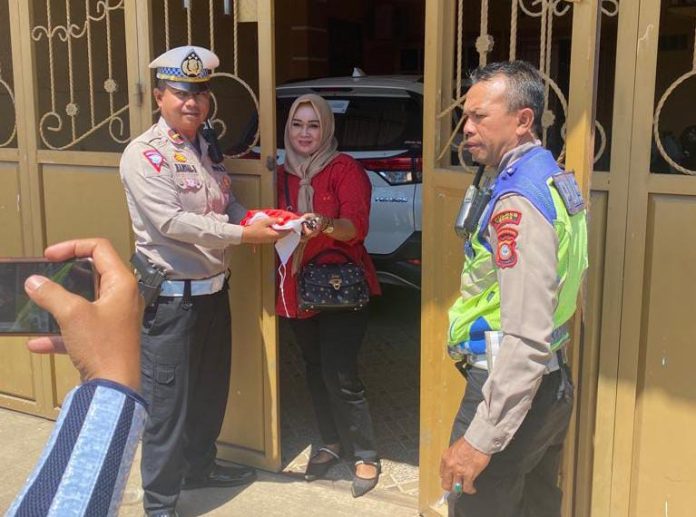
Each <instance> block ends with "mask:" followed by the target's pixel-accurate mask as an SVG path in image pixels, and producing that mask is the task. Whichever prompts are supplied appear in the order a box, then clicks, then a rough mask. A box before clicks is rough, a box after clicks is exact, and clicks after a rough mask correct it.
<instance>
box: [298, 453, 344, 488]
mask: <svg viewBox="0 0 696 517" xmlns="http://www.w3.org/2000/svg"><path fill="white" fill-rule="evenodd" d="M322 452H325V453H327V454H328V455H329V456H331V459H330V460H329V461H322V462H321V463H318V462H313V461H312V460H313V459H314V458H316V457H317V456H319V454H320V453H322ZM339 461H341V457H340V456H339V455H338V454H337V453H336V452H334V451H332V450H331V449H329V448H328V447H320V448H319V450H317V452H316V454H314V456H312V457H311V458H310V460H309V463H307V469H306V470H305V475H304V478H305V481H314V480H315V479H319V478H321V477H324V476H325V475H326V473H327V472H328V471H329V469H330V468H331V467H332V466H333V465H335V464H336V463H338V462H339Z"/></svg>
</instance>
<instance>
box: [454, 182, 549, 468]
mask: <svg viewBox="0 0 696 517" xmlns="http://www.w3.org/2000/svg"><path fill="white" fill-rule="evenodd" d="M488 232H489V235H490V238H489V241H490V243H491V249H492V250H493V253H494V257H495V262H496V268H497V275H498V282H499V285H500V300H501V301H500V305H501V306H500V311H501V327H502V332H503V338H502V342H501V343H500V350H499V352H498V354H497V357H496V359H495V363H494V365H493V368H492V370H491V371H490V373H489V376H488V380H487V381H486V383H485V384H484V386H483V390H482V391H483V401H482V402H481V403H480V404H479V406H478V408H477V411H476V416H475V417H474V420H473V421H472V422H471V425H470V426H469V428H468V430H467V432H466V434H465V439H466V440H467V441H468V442H469V443H470V444H471V445H473V447H474V448H476V449H478V450H479V451H481V452H484V453H486V454H493V453H496V452H500V451H502V450H503V449H504V448H505V447H506V446H507V445H508V443H509V442H510V440H511V439H512V437H513V436H514V434H515V433H516V432H517V429H518V428H519V426H520V424H521V423H522V421H523V420H524V418H525V416H526V415H527V412H528V411H529V408H530V406H531V404H532V400H533V399H534V396H535V394H536V391H537V389H538V387H539V384H540V383H541V378H542V376H543V374H544V370H545V368H546V363H547V361H548V360H549V359H550V358H551V349H550V336H551V332H552V331H553V315H554V311H555V308H556V301H557V300H556V294H557V292H558V278H557V277H558V274H557V237H556V232H555V231H554V229H553V227H552V225H551V224H550V223H549V222H548V221H547V220H546V219H545V218H544V217H543V215H542V214H541V213H540V212H539V211H538V210H537V209H536V208H535V207H534V206H533V205H532V204H531V203H530V202H529V201H528V200H527V199H525V198H524V197H521V196H517V195H510V196H506V197H504V198H502V199H501V200H500V201H499V202H498V203H497V204H496V206H495V209H494V210H493V215H492V217H491V222H490V224H489V227H488Z"/></svg>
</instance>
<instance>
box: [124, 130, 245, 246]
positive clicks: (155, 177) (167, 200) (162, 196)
mask: <svg viewBox="0 0 696 517" xmlns="http://www.w3.org/2000/svg"><path fill="white" fill-rule="evenodd" d="M153 152H155V153H157V154H158V155H159V157H158V156H157V155H153V154H152V153H153ZM153 157H154V159H155V160H156V161H159V164H157V163H153V161H152V160H153ZM120 167H121V177H122V178H123V182H124V184H125V186H126V188H127V189H129V191H130V193H131V197H132V199H133V202H134V203H135V204H136V206H137V209H138V213H139V215H140V217H141V218H142V219H145V220H147V221H149V222H151V223H152V224H153V225H154V226H155V227H156V228H157V229H158V230H159V231H161V232H162V233H163V234H165V235H166V236H167V237H169V238H171V239H175V240H178V241H183V242H188V243H191V244H199V245H202V246H206V247H208V248H213V249H221V248H226V247H227V246H229V245H230V244H240V243H241V242H242V233H243V228H242V227H241V226H239V225H236V224H230V223H228V222H227V216H225V215H224V214H217V213H214V212H209V213H200V214H199V213H194V212H190V211H188V210H185V209H184V208H183V206H182V204H181V199H180V191H179V187H178V186H177V184H176V182H175V180H174V174H173V169H172V167H171V166H170V165H169V164H168V163H167V161H166V159H165V158H164V156H163V155H161V154H159V152H158V151H157V150H156V149H155V148H153V147H151V146H149V145H147V144H145V143H134V144H131V145H129V146H128V147H127V148H126V150H125V151H124V153H123V157H122V158H121V165H120Z"/></svg>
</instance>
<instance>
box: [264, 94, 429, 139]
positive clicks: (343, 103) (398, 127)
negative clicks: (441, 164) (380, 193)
mask: <svg viewBox="0 0 696 517" xmlns="http://www.w3.org/2000/svg"><path fill="white" fill-rule="evenodd" d="M294 100H295V99H294V98H292V97H281V98H279V99H278V104H277V117H278V120H277V129H278V140H277V141H278V147H279V148H280V149H282V148H283V147H284V145H283V142H284V132H285V121H286V119H287V116H288V111H289V110H290V106H291V105H292V103H293V101H294ZM327 100H329V102H330V103H332V104H333V105H334V106H335V107H336V108H334V118H335V119H336V133H335V134H336V139H337V140H338V147H339V149H340V150H341V151H381V150H393V149H405V148H408V147H409V146H410V145H411V144H413V143H414V142H418V143H420V141H421V131H422V130H421V124H422V123H421V112H422V108H421V105H420V102H418V100H417V99H415V98H412V97H357V96H355V97H352V96H333V95H332V96H331V97H327Z"/></svg>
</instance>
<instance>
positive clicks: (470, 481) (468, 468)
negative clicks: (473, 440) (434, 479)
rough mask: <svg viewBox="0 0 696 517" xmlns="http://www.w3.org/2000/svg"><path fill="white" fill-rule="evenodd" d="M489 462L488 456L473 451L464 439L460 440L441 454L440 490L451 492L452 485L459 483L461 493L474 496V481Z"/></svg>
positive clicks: (475, 450)
mask: <svg viewBox="0 0 696 517" xmlns="http://www.w3.org/2000/svg"><path fill="white" fill-rule="evenodd" d="M490 461H491V456H490V454H485V453H483V452H481V451H479V450H478V449H475V448H474V447H473V446H472V445H471V444H470V443H469V442H467V441H466V440H465V439H464V437H462V438H460V439H459V440H457V441H456V442H454V443H453V444H452V446H451V447H450V448H449V449H447V450H445V452H443V453H442V460H440V480H441V483H442V488H443V489H445V490H447V491H450V492H452V491H453V487H454V484H455V483H461V488H462V492H464V493H465V494H475V493H476V488H475V487H474V481H475V480H476V478H477V477H478V476H479V474H481V472H483V470H484V469H485V468H486V467H487V466H488V463H489V462H490ZM454 491H455V492H457V491H456V490H454Z"/></svg>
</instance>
